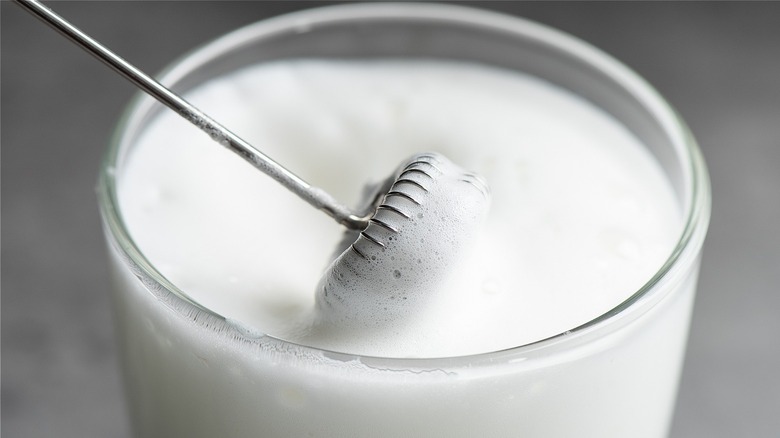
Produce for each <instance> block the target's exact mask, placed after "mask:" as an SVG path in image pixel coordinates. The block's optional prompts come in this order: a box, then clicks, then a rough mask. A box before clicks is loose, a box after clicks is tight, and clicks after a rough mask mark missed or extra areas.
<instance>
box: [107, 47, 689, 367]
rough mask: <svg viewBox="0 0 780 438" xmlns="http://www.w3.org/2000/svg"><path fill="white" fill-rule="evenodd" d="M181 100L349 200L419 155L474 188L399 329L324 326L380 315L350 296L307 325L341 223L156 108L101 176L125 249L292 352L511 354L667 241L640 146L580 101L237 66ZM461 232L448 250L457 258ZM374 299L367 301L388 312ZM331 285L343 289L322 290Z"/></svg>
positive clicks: (459, 75)
mask: <svg viewBox="0 0 780 438" xmlns="http://www.w3.org/2000/svg"><path fill="white" fill-rule="evenodd" d="M187 98H188V100H190V101H192V102H193V103H194V104H195V105H197V106H200V107H202V108H204V109H205V110H206V111H207V112H209V113H210V114H211V115H212V116H213V117H214V118H215V119H217V120H219V121H220V122H222V123H224V124H225V125H226V126H228V127H230V128H231V129H232V130H233V131H234V132H236V133H237V134H238V135H240V136H241V137H243V138H244V139H246V140H247V141H249V142H250V143H251V144H253V145H255V146H257V147H258V148H260V149H261V150H262V151H264V152H266V153H267V154H268V155H270V156H272V157H274V158H275V159H277V160H278V161H279V162H281V163H283V164H285V165H286V166H288V167H289V168H290V169H291V170H293V171H294V172H296V173H297V174H299V175H300V176H302V177H303V178H304V179H307V180H309V181H310V182H312V183H313V184H314V185H317V186H320V187H323V188H324V189H326V190H327V191H328V192H330V193H332V194H333V195H334V196H335V197H336V198H337V199H340V200H344V201H345V202H346V203H348V204H349V203H351V204H352V205H357V204H358V201H359V199H360V197H361V191H362V188H363V187H364V185H365V184H366V183H367V182H368V183H371V182H377V181H378V180H379V179H380V178H383V177H384V176H385V175H388V174H390V173H391V172H392V171H393V169H394V168H395V167H396V166H397V165H398V163H400V162H402V160H404V159H406V158H407V157H409V156H411V155H413V154H415V153H418V152H420V151H429V150H433V151H437V152H441V153H443V154H444V155H446V156H447V157H449V158H450V159H452V161H453V162H455V163H458V164H459V165H461V166H463V167H464V168H467V169H470V170H474V171H476V172H478V173H479V174H480V175H482V176H484V177H485V179H486V180H487V181H488V182H489V184H490V187H491V190H492V201H491V207H490V212H489V214H488V215H487V217H486V219H485V220H484V222H485V225H484V230H483V231H482V232H481V233H480V234H479V237H478V238H475V239H474V240H473V246H471V247H470V248H469V249H468V250H467V251H458V252H455V253H452V254H450V253H445V255H446V256H450V255H453V260H450V261H447V262H446V263H443V264H441V265H437V264H436V263H434V264H433V265H432V266H433V268H435V267H436V266H446V267H447V268H446V271H447V273H446V275H439V274H436V275H434V276H432V277H431V278H436V279H437V280H436V284H435V285H434V284H431V285H430V286H428V285H426V288H428V287H430V289H431V290H432V291H435V293H432V294H431V297H428V298H431V300H432V301H429V302H426V303H425V304H424V305H421V306H419V307H415V309H414V312H406V311H407V310H409V309H405V310H404V308H403V307H400V306H396V307H393V306H388V312H391V311H397V312H398V313H399V314H401V315H402V317H401V319H400V320H402V321H403V324H390V325H382V324H379V326H380V330H378V331H375V330H366V329H365V327H363V328H362V329H357V328H356V329H354V330H353V329H352V328H355V327H356V326H354V325H350V324H352V323H353V322H354V321H352V322H350V323H348V324H342V323H341V322H340V321H343V320H345V319H349V318H352V317H353V316H354V315H352V316H350V315H351V314H350V312H357V311H358V307H359V308H360V309H368V310H360V312H361V313H360V314H359V315H358V319H361V318H362V319H363V321H364V322H366V321H375V320H376V321H379V320H380V319H381V318H382V316H383V314H382V311H383V310H384V307H385V306H381V307H380V306H377V301H372V298H371V297H370V296H360V295H356V294H355V293H353V294H352V295H350V297H349V299H352V300H354V299H356V298H357V299H358V301H352V302H356V303H359V304H360V306H358V307H342V308H340V309H339V310H338V311H337V312H333V313H327V312H325V313H323V312H322V311H321V308H322V306H324V305H326V304H327V303H328V302H330V303H331V304H333V301H329V299H326V298H324V296H323V295H324V286H323V285H325V284H327V279H328V278H331V279H332V275H334V274H335V275H338V273H339V272H340V271H341V272H343V268H335V269H334V268H333V266H335V265H332V263H333V262H334V258H335V255H334V248H337V247H338V246H339V241H340V240H341V237H342V235H343V229H342V228H341V227H339V226H338V225H337V224H335V223H333V222H332V220H331V219H330V218H328V217H326V216H325V215H323V214H322V213H321V212H318V211H316V210H314V209H312V208H311V207H310V206H308V205H306V204H305V203H303V202H301V201H300V200H299V199H297V198H296V197H295V196H294V195H291V194H290V193H288V192H287V191H286V190H285V189H283V188H281V187H279V186H278V184H276V183H275V182H273V181H271V180H270V179H269V178H267V177H266V176H265V175H262V174H261V173H260V172H258V171H257V170H256V169H253V168H251V166H248V165H247V164H246V163H243V162H242V160H241V159H239V158H237V157H235V156H234V155H232V154H231V153H229V152H227V151H225V150H223V149H222V148H221V147H219V146H218V145H216V144H214V143H213V142H212V141H211V140H210V139H209V138H208V137H207V136H204V135H203V134H202V133H200V132H199V131H197V129H195V128H193V127H191V126H189V125H188V124H187V123H186V122H184V121H180V120H178V118H177V117H178V116H176V115H174V114H168V113H165V114H161V115H160V116H159V117H158V118H157V120H155V121H154V122H153V123H152V124H151V125H150V127H149V128H148V129H147V130H146V131H145V132H144V133H143V135H142V136H141V137H140V138H139V140H138V144H137V147H136V149H135V150H134V151H133V152H132V153H131V154H130V155H129V156H128V162H127V165H126V166H125V167H123V168H122V174H121V175H119V178H118V179H119V192H120V193H119V201H120V206H121V210H122V216H123V218H124V220H125V223H126V225H127V227H128V229H129V230H130V232H131V235H132V236H133V239H134V240H135V242H136V243H137V245H138V246H139V248H140V249H141V251H142V252H143V253H144V255H145V256H146V257H147V258H148V259H149V260H150V261H151V262H152V263H153V264H154V265H155V266H156V267H157V268H158V269H159V270H160V272H161V273H162V274H163V275H165V276H166V277H167V278H168V279H169V280H171V281H172V282H173V283H174V284H176V285H177V286H178V287H179V288H180V289H181V290H182V291H183V292H184V293H186V294H187V295H189V296H190V297H191V298H192V299H193V300H195V301H197V302H199V303H201V304H202V305H204V306H206V307H208V308H210V309H212V310H213V311H215V312H217V313H220V314H222V315H224V316H226V317H228V318H230V319H232V320H236V321H240V322H241V324H243V325H244V326H247V327H253V328H255V329H256V330H258V331H262V332H266V333H269V334H271V335H273V336H277V337H280V338H283V339H287V340H290V341H293V342H301V343H307V344H310V345H314V346H317V347H322V348H328V349H333V350H338V351H342V352H349V353H355V354H368V355H388V356H426V357H435V356H451V355H460V354H473V353H479V352H485V351H495V350H499V349H504V348H510V347H513V346H518V345H522V344H526V343H529V342H533V341H536V340H539V339H543V338H545V337H548V336H552V335H555V334H558V333H561V332H564V331H566V330H569V329H571V328H573V327H576V326H578V325H580V324H582V323H584V322H587V321H588V320H591V319H593V318H595V317H597V316H598V315H600V314H602V313H604V312H605V311H607V310H609V309H611V308H613V307H615V306H616V305H618V304H619V303H620V302H621V301H623V300H625V299H626V298H627V297H628V296H630V295H631V294H633V293H634V292H635V291H636V290H637V289H639V288H640V287H641V286H642V285H643V284H644V283H645V282H646V281H648V280H649V278H650V277H651V276H652V275H653V274H654V273H655V271H656V270H657V269H658V268H659V267H660V266H661V265H662V263H663V261H664V260H665V259H666V257H668V255H669V254H670V252H671V249H672V248H673V246H674V244H675V242H676V239H677V237H678V234H679V230H680V225H681V224H680V213H679V208H678V206H677V204H676V202H675V198H674V194H673V192H672V189H671V187H670V186H669V183H668V181H667V180H666V178H665V177H664V175H663V173H662V171H661V170H660V167H659V166H658V164H657V163H656V162H655V161H654V159H653V158H652V157H651V156H650V155H649V154H648V153H647V151H646V150H645V148H644V147H643V145H642V144H641V143H640V142H639V141H638V140H637V139H636V138H634V137H633V136H632V135H631V134H630V133H629V132H628V131H627V130H626V129H625V128H624V127H623V126H622V125H620V124H619V123H617V122H616V121H615V120H614V119H612V118H611V117H610V116H608V115H607V114H605V113H603V112H602V111H600V110H599V109H597V108H596V107H594V106H592V105H590V104H589V103H588V102H585V101H583V100H581V99H580V98H578V97H576V96H574V95H572V94H570V93H568V92H566V91H564V90H561V89H558V88H556V87H554V86H551V85H549V84H547V83H545V82H543V81H540V80H538V79H535V78H533V77H529V76H524V75H521V74H517V73H510V72H507V71H502V70H499V69H492V68H488V67H484V66H478V65H472V64H461V63H454V62H453V63H450V62H438V61H436V62H434V61H415V62H407V61H376V62H325V61H316V60H301V61H286V62H276V63H269V64H264V65H258V66H254V67H250V68H247V69H245V70H242V71H239V72H237V73H235V74H233V75H231V76H229V77H226V78H224V79H223V80H219V81H213V82H211V83H209V84H206V85H205V86H202V87H200V88H198V89H197V90H195V91H194V92H193V93H191V95H189V96H187ZM458 199H461V198H460V197H459V198H458ZM396 202H400V200H399V199H396ZM451 203H452V204H455V205H457V204H458V202H456V201H454V200H452V201H451ZM448 211H452V212H457V209H455V208H453V209H452V210H448ZM453 214H454V213H453ZM476 228H478V227H471V226H469V227H466V229H465V230H466V231H464V230H458V232H459V233H462V232H463V233H466V234H468V232H469V231H468V230H472V229H476ZM439 233H441V232H440V231H437V233H436V234H437V235H439ZM441 234H444V233H441ZM466 237H467V236H459V237H458V239H454V240H452V242H455V243H456V244H460V243H463V244H465V245H469V244H468V241H469V239H468V238H466ZM446 242H447V241H445V240H441V241H439V243H440V244H442V245H446V244H448V243H446ZM364 243H365V242H364ZM367 248H368V247H367ZM425 248H430V246H426V247H425ZM401 253H402V252H399V254H401ZM345 254H346V253H345ZM403 254H404V255H405V256H409V255H410V254H411V252H410V253H408V254H407V253H403ZM456 254H457V257H455V255H456ZM353 256H357V254H355V253H354V252H353V255H351V256H349V257H353ZM414 261H415V260H414V258H413V257H411V258H410V259H409V260H407V261H406V262H405V263H412V262H414ZM339 263H342V264H343V263H344V262H343V261H341V262H340V261H337V262H336V265H339ZM329 266H330V268H329ZM453 267H454V268H453ZM386 268H387V266H385V274H388V273H392V274H393V275H394V274H395V271H396V270H398V271H399V273H400V274H401V277H400V278H401V279H404V278H407V279H408V278H413V277H415V276H417V277H416V278H417V279H418V280H420V279H422V278H423V277H424V276H423V275H422V274H420V272H423V271H419V272H418V273H416V274H413V273H412V271H406V270H402V269H398V268H393V269H392V270H391V271H388V270H387V269H386ZM429 268H431V265H429ZM433 268H431V269H433ZM323 272H325V277H323ZM355 275H357V273H356V274H355ZM323 278H324V279H325V280H322V281H323V282H322V283H321V279H323ZM372 279H373V280H375V279H374V278H373V277H371V278H367V279H366V281H369V280H372ZM387 280H388V281H395V280H398V278H395V277H392V276H391V277H388V278H387ZM369 282H370V281H369ZM318 284H319V285H320V286H319V288H318ZM390 289H392V288H390ZM390 289H388V290H383V291H381V293H382V294H383V295H382V296H383V298H385V299H392V298H389V297H391V296H392V295H393V292H394V290H395V289H393V290H390ZM348 290H351V291H352V292H356V290H357V289H354V288H353V289H350V288H341V289H339V291H340V292H341V293H345V291H348ZM420 290H422V289H420ZM318 291H319V292H318ZM388 294H389V295H388ZM317 297H319V298H317ZM396 298H398V295H397V294H396ZM407 301H408V300H407ZM346 302H349V301H346ZM318 309H320V310H318ZM363 312H367V313H363ZM384 316H388V314H385V315H384ZM348 317H349V318H348ZM393 318H394V320H395V321H398V319H395V318H397V315H396V316H394V317H393ZM353 319H354V318H353ZM361 324H362V323H361ZM334 328H335V329H334ZM341 328H346V329H344V330H342V329H341Z"/></svg>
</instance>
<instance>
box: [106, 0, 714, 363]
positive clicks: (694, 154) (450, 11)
mask: <svg viewBox="0 0 780 438" xmlns="http://www.w3.org/2000/svg"><path fill="white" fill-rule="evenodd" d="M360 19H395V20H403V19H408V20H427V21H437V22H440V23H451V24H462V25H472V26H482V27H486V28H490V29H493V30H499V31H502V32H507V33H509V34H515V35H518V36H522V37H524V38H529V39H537V40H540V41H544V42H545V44H548V45H553V46H556V48H558V49H560V50H562V51H564V52H565V53H566V54H567V55H568V56H574V57H576V58H578V59H580V60H582V61H584V62H586V63H588V64H590V65H591V66H593V67H595V68H597V69H598V70H599V71H601V72H603V73H605V74H606V75H607V76H608V77H609V79H610V80H611V81H614V82H616V83H619V84H621V85H622V86H623V87H624V88H625V89H626V90H627V91H630V92H631V93H632V95H633V96H634V97H636V98H637V100H638V101H639V102H640V103H641V104H642V106H643V107H645V108H647V109H648V110H649V111H650V115H651V117H652V118H653V119H654V120H656V121H657V122H659V123H660V124H661V125H662V127H663V128H662V131H663V132H664V134H665V135H666V136H668V138H669V141H670V142H671V143H672V144H674V145H675V147H676V148H679V150H680V151H684V152H685V154H681V155H679V157H678V159H679V160H681V164H682V166H681V167H682V170H683V172H684V174H685V175H684V176H685V178H684V181H685V183H684V184H685V186H686V187H684V189H683V193H684V194H687V195H688V204H687V205H684V210H683V221H682V222H683V229H682V232H681V234H680V238H679V239H678V241H677V243H676V245H675V247H674V249H673V250H672V252H671V254H670V255H669V257H668V258H667V259H666V260H665V262H664V263H663V264H662V265H661V266H660V267H659V268H658V269H657V271H656V272H655V274H654V275H653V276H652V277H651V278H650V279H649V280H648V281H647V282H645V283H644V285H642V286H641V287H640V288H639V289H638V290H637V291H636V292H634V293H633V294H631V295H630V296H629V297H628V298H626V299H625V300H624V301H622V302H621V303H619V304H617V305H616V306H615V307H613V308H611V309H610V310H608V311H606V312H604V313H602V314H601V315H599V316H597V317H595V318H593V319H591V320H589V321H587V322H585V323H583V324H581V325H578V326H576V327H572V328H571V329H569V330H566V331H564V332H562V333H558V334H556V335H553V336H550V337H547V338H544V339H540V340H537V341H533V342H530V343H526V344H522V345H518V346H515V347H510V348H506V349H501V350H497V351H488V352H482V353H474V354H467V355H458V356H443V357H423V358H403V357H372V356H365V355H359V354H350V353H343V352H334V351H329V350H326V349H321V348H316V347H310V346H306V345H303V344H297V343H295V342H290V341H286V340H283V339H280V338H276V337H274V336H272V335H269V334H262V335H251V336H250V335H247V334H246V333H245V332H244V331H243V330H241V329H240V328H239V327H236V325H235V324H234V323H230V322H229V319H228V318H226V317H224V316H223V315H221V314H219V313H217V312H215V311H213V310H211V309H209V308H207V307H205V306H203V305H201V304H200V303H198V302H196V301H195V300H193V299H192V298H190V297H189V296H188V295H187V294H186V293H185V292H184V291H182V290H181V289H179V288H178V287H177V286H176V285H175V284H173V282H171V281H169V280H168V279H167V278H166V277H165V276H164V275H162V274H161V273H160V272H159V271H158V270H157V269H156V268H155V267H154V265H153V264H152V263H151V262H150V261H149V260H147V259H146V257H145V256H144V255H143V252H142V251H141V250H140V248H138V246H137V245H136V244H135V242H134V241H133V239H132V237H131V234H130V232H129V231H128V230H127V228H126V227H125V224H124V222H123V219H122V215H121V212H120V208H119V202H118V196H117V192H116V189H117V187H116V179H115V165H116V163H117V159H118V158H119V156H120V155H119V154H120V148H121V146H122V144H123V138H124V136H125V133H126V132H130V131H132V128H133V127H132V126H129V123H130V122H131V121H132V120H133V117H134V116H138V115H139V114H141V113H143V111H141V110H143V106H142V105H143V104H144V103H146V104H151V103H154V102H153V100H152V98H151V97H149V96H146V95H145V94H144V93H143V92H141V91H139V92H137V93H136V95H135V96H134V98H133V99H132V100H131V102H130V103H129V104H128V105H127V106H126V108H125V109H124V111H123V114H122V116H121V118H120V119H119V122H118V123H117V125H116V127H115V128H114V131H113V134H112V137H111V139H110V141H109V144H108V148H107V150H106V152H105V154H104V157H103V160H102V162H101V166H100V172H99V178H98V187H97V195H98V204H99V208H100V214H101V217H102V219H103V223H104V227H105V230H106V233H107V234H109V236H108V237H109V240H110V243H113V246H114V247H116V248H117V249H118V250H119V251H121V256H122V257H123V261H124V262H125V263H129V264H131V266H132V269H133V273H134V274H135V276H136V277H138V278H139V279H141V280H142V281H143V283H144V285H145V287H146V288H149V286H150V285H151V286H152V287H153V288H154V289H156V290H164V291H165V292H167V293H170V294H172V295H173V296H174V297H175V298H174V299H178V300H182V301H183V302H184V303H186V304H187V305H189V306H192V307H193V308H194V309H195V310H197V311H198V312H203V313H205V314H206V315H209V316H210V317H212V318H216V319H217V320H220V321H223V322H224V323H225V325H226V326H230V327H232V328H233V329H235V330H236V331H237V332H238V334H237V335H239V336H243V337H244V338H246V340H249V341H257V342H262V341H264V340H265V341H274V342H278V343H282V344H284V345H288V346H290V347H294V348H300V349H306V350H310V351H316V352H322V353H326V354H327V355H328V356H329V357H338V358H340V359H339V360H349V359H357V360H361V359H363V360H365V359H370V360H374V361H377V360H378V361H380V362H381V363H385V364H390V365H399V364H409V363H410V362H414V363H417V364H423V363H425V364H428V365H446V366H448V367H449V366H453V365H458V364H460V365H469V366H471V365H473V364H474V363H477V362H481V361H482V360H487V361H488V362H490V363H492V362H494V361H495V360H496V359H497V358H498V357H500V356H505V355H516V354H518V353H523V352H530V351H531V350H535V349H538V348H544V347H546V346H552V345H560V344H562V343H567V342H568V341H569V340H573V339H574V338H576V336H572V335H578V334H585V333H586V332H590V331H592V330H598V329H607V328H609V327H611V326H612V325H614V324H616V323H617V322H618V321H619V320H620V319H621V317H627V314H628V313H631V312H630V311H631V310H637V311H638V312H639V313H637V312H633V313H634V314H636V316H635V317H636V318H638V317H639V316H641V315H642V314H644V313H645V312H646V311H648V310H650V308H652V307H653V305H654V303H655V302H657V301H656V300H651V299H650V298H656V299H657V300H660V299H662V298H664V297H665V296H666V295H667V294H666V293H663V291H662V290H659V289H663V282H664V280H665V279H669V278H674V277H677V275H678V274H685V273H686V268H687V267H688V266H689V265H690V264H692V263H694V260H695V259H696V258H697V257H698V255H699V253H700V250H701V247H702V245H703V241H704V236H705V235H706V232H707V228H708V225H709V215H710V209H711V189H710V183H709V176H708V172H707V168H706V165H705V162H704V159H703V157H702V155H701V151H700V150H699V147H698V144H697V143H696V141H695V139H694V137H693V135H692V134H691V133H690V131H689V129H688V127H687V125H686V124H685V122H684V121H683V120H682V119H681V117H680V116H679V115H678V114H677V112H676V111H675V110H674V109H673V108H672V107H671V105H670V104H669V103H667V102H666V100H665V99H664V98H663V97H662V96H661V95H660V94H659V93H658V92H657V91H656V90H655V89H654V88H653V87H652V86H651V85H649V84H648V83H647V82H646V81H645V80H644V79H643V78H642V77H641V76H639V75H638V74H637V73H635V72H634V71H633V70H631V69H629V68H628V67H626V66H625V65H624V64H622V63H621V62H620V61H618V60H616V59H615V58H613V57H612V56H610V55H608V54H606V53H604V52H602V51H601V50H600V49H598V48H596V47H594V46H592V45H590V44H589V43H586V42H584V41H582V40H580V39H578V38H577V37H575V36H572V35H569V34H567V33H565V32H563V31H560V30H557V29H554V28H551V27H548V26H546V25H543V24H540V23H536V22H533V21H531V20H528V19H525V18H520V17H515V16H510V15H505V14H502V13H498V12H492V11H487V10H483V9H478V8H472V7H466V6H459V5H446V4H426V3H406V4H386V3H368V4H346V5H334V6H324V7H317V8H312V9H305V10H301V11H297V12H292V13H287V14H284V15H280V16H276V17H272V18H268V19H264V20H261V21H257V22H255V23H251V24H249V25H246V26H244V27H241V28H238V29H236V30H234V31H232V32H229V33H227V34H224V35H222V36H220V37H217V38H216V39H214V40H211V41H210V42H207V43H206V44H204V45H202V46H200V47H197V48H195V49H193V50H191V51H190V52H188V53H186V54H184V55H183V56H182V57H180V58H178V59H176V60H174V61H173V62H172V63H171V64H169V67H168V68H166V69H165V70H164V71H163V72H162V73H161V74H160V75H158V76H157V78H158V80H159V81H160V82H161V83H163V84H169V83H171V82H175V81H176V80H178V79H180V78H179V77H177V76H181V75H184V74H187V73H189V72H191V71H193V70H194V69H195V68H197V67H198V66H200V65H202V64H203V63H204V62H206V61H208V60H210V59H212V58H213V57H214V56H219V55H220V54H223V53H224V52H225V50H226V49H232V48H236V47H240V46H241V45H243V44H247V43H250V42H252V41H255V40H258V39H261V38H264V37H268V36H270V35H274V34H277V33H280V32H289V31H290V30H296V31H298V32H302V31H307V30H309V29H315V28H316V26H318V25H334V24H338V23H339V22H351V21H353V20H360ZM291 196H292V195H291ZM686 260H687V261H688V263H687V264H686V263H685V262H686ZM150 282H151V283H150ZM654 291H657V293H656V294H653V293H652V292H654ZM667 292H668V291H667ZM653 295H659V296H657V297H653ZM643 304H644V305H643ZM182 316H183V315H182ZM445 363H446V364H445Z"/></svg>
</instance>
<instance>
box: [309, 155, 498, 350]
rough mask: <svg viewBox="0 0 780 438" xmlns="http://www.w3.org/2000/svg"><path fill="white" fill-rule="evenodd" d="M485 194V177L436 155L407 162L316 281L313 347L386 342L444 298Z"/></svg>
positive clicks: (480, 219)
mask: <svg viewBox="0 0 780 438" xmlns="http://www.w3.org/2000/svg"><path fill="white" fill-rule="evenodd" d="M489 197H490V196H489V190H488V187H487V185H486V183H485V182H484V181H483V180H482V179H480V178H479V177H478V176H476V175H474V174H472V173H469V172H466V171H464V170H463V169H461V168H460V167H458V166H457V165H455V164H453V163H452V162H450V161H449V160H447V159H446V158H444V157H443V156H441V155H439V154H433V153H428V154H422V155H417V156H415V157H413V158H412V159H410V160H409V161H408V163H407V164H406V165H405V166H403V167H402V168H401V170H400V171H399V172H398V174H397V176H396V178H395V181H394V183H393V184H392V186H391V187H390V189H389V190H388V191H387V193H386V194H385V195H384V198H383V200H382V202H381V204H380V205H379V206H378V207H377V209H376V211H375V213H374V215H373V217H372V218H371V221H370V222H369V225H368V227H367V228H366V229H365V230H363V231H362V232H361V233H360V235H359V236H358V237H357V239H356V240H355V241H354V242H353V243H352V244H351V245H350V246H349V247H348V248H347V249H346V250H345V251H344V252H343V253H342V254H341V255H340V256H339V257H338V258H337V259H336V260H335V261H334V262H333V263H332V264H331V265H330V267H329V268H328V269H327V271H326V272H325V274H324V275H323V277H322V279H321V280H320V283H319V286H318V290H317V301H316V302H317V308H316V312H317V315H316V322H315V325H316V327H315V329H313V330H311V332H312V333H314V334H315V335H314V336H317V337H318V340H317V343H318V345H326V346H328V345H329V343H332V345H329V346H330V347H332V348H336V347H340V348H341V347H343V345H342V343H347V344H352V343H353V342H358V343H361V342H362V343H373V342H383V341H384V339H383V337H382V334H383V333H386V332H388V331H392V332H393V333H395V334H397V333H398V332H399V330H402V327H404V325H405V324H408V323H409V322H410V321H412V320H414V319H415V318H418V317H423V318H424V317H425V315H426V314H427V313H428V310H427V309H428V308H429V307H430V306H435V305H436V302H437V301H438V300H446V299H447V296H446V292H445V291H444V287H443V285H444V283H445V280H446V279H447V277H448V276H449V275H450V274H451V273H452V272H453V270H455V269H458V267H459V265H460V263H461V262H462V260H463V259H464V258H465V255H466V254H467V253H468V251H469V249H470V248H471V246H472V243H473V240H474V239H475V237H476V235H477V234H478V231H479V228H480V226H481V224H482V222H483V220H484V218H485V216H486V213H487V210H488V206H489ZM366 334H372V335H368V336H367V335H366ZM353 335H354V336H353ZM402 338H403V337H401V339H402ZM350 347H353V348H350V350H351V351H354V345H350Z"/></svg>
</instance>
